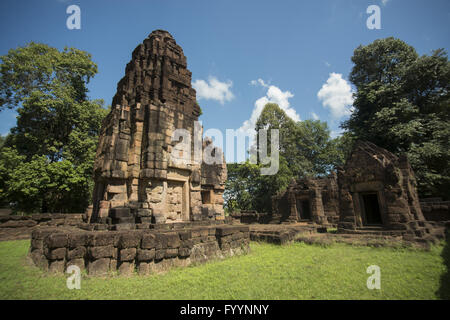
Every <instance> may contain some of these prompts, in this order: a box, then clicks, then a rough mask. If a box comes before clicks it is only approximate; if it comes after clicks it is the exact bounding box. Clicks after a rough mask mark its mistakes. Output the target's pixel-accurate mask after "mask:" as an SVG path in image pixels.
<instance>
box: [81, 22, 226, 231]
mask: <svg viewBox="0 0 450 320" xmlns="http://www.w3.org/2000/svg"><path fill="white" fill-rule="evenodd" d="M200 114H201V110H200V107H199V105H198V104H197V101H196V92H195V90H194V89H193V88H192V87H191V72H190V71H189V70H188V69H187V63H186V57H185V56H184V54H183V50H182V49H181V47H180V46H179V45H177V43H176V42H175V40H174V38H173V37H172V36H171V35H170V33H168V32H167V31H163V30H156V31H154V32H152V33H151V34H150V36H149V37H148V38H147V39H145V40H144V42H143V43H142V44H140V45H138V46H137V47H136V49H135V50H134V51H133V54H132V59H131V61H130V62H129V63H128V64H127V66H126V69H125V76H124V77H123V78H122V80H120V81H119V83H118V85H117V93H116V95H115V96H114V98H113V101H112V107H111V112H110V113H109V114H108V116H107V117H106V118H105V119H104V121H103V124H102V129H101V133H100V138H99V144H98V148H97V154H96V158H95V164H94V180H95V187H94V192H93V206H92V207H91V208H89V209H88V215H90V221H92V222H109V223H113V224H116V223H134V222H138V223H144V222H145V223H165V222H175V221H192V220H222V219H223V218H224V212H223V191H224V183H225V180H226V176H227V175H226V165H225V163H224V162H222V163H213V164H210V163H209V164H203V161H202V159H203V157H200V158H199V157H198V154H200V155H202V154H203V152H202V151H204V150H205V146H207V145H208V143H205V141H202V132H203V128H202V127H201V125H199V124H198V122H197V120H198V117H199V115H200ZM177 129H183V130H184V131H185V132H186V133H188V134H189V138H187V139H186V140H184V139H185V137H182V138H180V137H179V136H177V135H175V136H174V134H175V133H176V132H175V130H177ZM177 131H178V130H177ZM173 137H175V138H174V139H172V138H173ZM176 138H178V139H176ZM181 142H183V145H184V148H183V147H179V144H181ZM198 149H199V150H200V152H197V153H195V152H194V151H198ZM209 151H211V152H212V153H213V154H215V156H216V158H220V159H222V160H223V154H222V151H221V150H220V149H218V148H214V147H213V148H211V147H209ZM180 159H182V160H183V161H177V160H180Z"/></svg>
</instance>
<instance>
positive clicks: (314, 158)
mask: <svg viewBox="0 0 450 320" xmlns="http://www.w3.org/2000/svg"><path fill="white" fill-rule="evenodd" d="M259 129H267V130H269V133H268V137H270V129H279V130H280V131H279V136H280V154H281V155H282V156H283V157H284V159H285V160H286V162H287V166H288V167H289V169H290V170H291V171H292V174H293V176H294V177H297V178H302V177H307V176H316V175H325V174H327V173H329V172H330V171H331V170H333V168H334V167H335V166H336V165H338V164H341V162H342V160H341V157H342V155H340V154H338V153H337V151H338V149H337V148H336V143H337V141H334V140H333V139H331V138H330V130H329V129H328V125H327V123H326V122H322V121H320V120H304V121H298V122H295V121H294V120H292V119H291V118H290V117H289V116H288V115H287V114H286V113H285V112H284V111H283V110H282V109H281V108H280V107H279V106H278V105H277V104H275V103H268V104H266V105H265V107H264V109H263V111H262V112H261V115H260V116H259V118H258V120H257V122H256V128H255V130H256V131H258V130H259ZM269 141H270V140H269ZM269 145H270V144H268V146H269Z"/></svg>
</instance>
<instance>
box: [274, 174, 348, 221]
mask: <svg viewBox="0 0 450 320" xmlns="http://www.w3.org/2000/svg"><path fill="white" fill-rule="evenodd" d="M272 214H273V215H274V216H279V217H280V220H281V221H286V222H297V221H308V220H309V221H311V222H314V223H317V224H336V223H337V222H338V220H339V201H338V187H337V177H336V174H335V173H334V172H333V173H331V174H330V175H329V176H328V177H321V178H315V179H312V178H305V179H299V180H293V181H292V182H291V183H290V184H289V186H288V187H287V189H286V190H285V191H283V192H282V193H280V194H277V195H276V196H274V197H272Z"/></svg>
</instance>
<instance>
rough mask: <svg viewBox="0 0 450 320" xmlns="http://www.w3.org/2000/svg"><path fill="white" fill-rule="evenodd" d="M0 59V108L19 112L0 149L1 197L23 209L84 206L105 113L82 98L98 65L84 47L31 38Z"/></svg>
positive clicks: (76, 208)
mask: <svg viewBox="0 0 450 320" xmlns="http://www.w3.org/2000/svg"><path fill="white" fill-rule="evenodd" d="M1 59H2V64H1V66H0V96H1V105H0V108H2V107H3V108H5V107H8V108H17V112H18V117H17V124H16V126H15V127H14V128H12V129H11V132H10V134H9V135H8V137H7V139H6V141H5V143H4V146H3V147H2V149H1V150H0V179H1V180H0V188H2V191H3V194H4V196H3V198H7V199H6V200H8V202H10V203H12V204H14V207H15V209H17V210H20V211H25V212H36V211H45V212H57V211H58V212H81V211H84V209H85V208H86V206H87V205H88V203H89V199H90V196H91V191H92V187H93V181H92V172H93V161H94V156H95V149H96V146H97V141H98V135H99V131H100V126H101V121H102V119H103V118H104V117H105V116H106V113H107V110H106V109H105V108H103V101H101V100H95V101H91V100H88V98H87V82H88V81H89V79H90V78H91V77H92V76H94V74H95V73H96V72H97V66H96V65H95V63H93V62H92V61H91V60H90V55H89V54H88V53H86V52H83V51H80V50H78V49H73V48H70V49H67V48H65V49H64V50H63V51H61V52H60V51H58V50H57V49H55V48H51V47H49V46H46V45H43V44H36V43H30V44H29V45H28V46H26V47H24V48H18V49H15V50H10V51H9V53H8V55H6V56H2V57H1ZM14 159H16V160H17V159H20V161H12V160H14Z"/></svg>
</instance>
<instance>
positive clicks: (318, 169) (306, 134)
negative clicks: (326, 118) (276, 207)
mask: <svg viewBox="0 0 450 320" xmlns="http://www.w3.org/2000/svg"><path fill="white" fill-rule="evenodd" d="M259 129H267V130H269V131H268V140H269V141H270V129H278V130H279V139H280V159H279V170H278V172H277V173H276V174H275V175H261V173H260V168H261V167H262V165H261V164H251V163H250V162H249V161H247V162H244V163H230V164H227V169H228V180H227V182H226V189H225V195H224V197H225V202H226V207H227V209H228V210H229V211H235V210H239V209H240V210H257V211H258V212H271V211H272V202H271V199H272V196H273V195H275V194H277V193H278V192H280V191H282V190H284V189H285V188H286V187H287V186H288V184H289V183H290V182H291V180H292V179H296V178H305V177H311V176H320V175H326V174H328V173H329V172H330V171H331V170H333V169H334V168H335V167H336V166H337V165H341V164H342V163H343V161H344V154H345V153H344V140H343V139H341V138H337V139H331V137H330V130H329V129H328V126H327V123H326V122H322V121H319V120H304V121H298V122H296V121H294V120H292V119H291V118H290V117H289V116H288V115H287V114H286V113H285V112H284V111H283V110H282V109H281V108H280V107H279V106H278V105H277V104H274V103H268V104H266V105H265V107H264V109H263V111H262V112H261V115H260V116H259V118H258V120H257V122H256V126H255V130H256V131H258V130H259ZM345 142H347V140H345ZM269 146H270V143H268V149H269ZM268 152H270V150H269V151H268Z"/></svg>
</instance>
